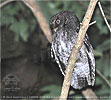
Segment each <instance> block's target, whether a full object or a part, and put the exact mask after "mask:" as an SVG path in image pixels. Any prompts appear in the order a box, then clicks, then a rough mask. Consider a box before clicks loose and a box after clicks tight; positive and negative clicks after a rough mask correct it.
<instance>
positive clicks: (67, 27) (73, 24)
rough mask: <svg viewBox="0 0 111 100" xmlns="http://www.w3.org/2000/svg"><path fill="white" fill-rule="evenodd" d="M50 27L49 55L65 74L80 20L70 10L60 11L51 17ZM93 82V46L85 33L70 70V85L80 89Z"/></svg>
mask: <svg viewBox="0 0 111 100" xmlns="http://www.w3.org/2000/svg"><path fill="white" fill-rule="evenodd" d="M50 28H51V31H52V37H53V39H52V45H51V56H52V57H53V58H54V59H55V61H56V62H57V63H58V65H59V68H60V70H61V72H62V74H63V75H65V70H66V67H67V65H68V60H69V57H70V54H71V52H72V48H73V46H74V44H75V42H76V39H77V36H78V32H79V29H80V22H79V20H78V18H77V17H76V16H75V15H74V14H73V13H72V12H69V11H62V12H59V13H57V14H55V15H54V16H52V17H51V19H50ZM94 82H95V59H94V54H93V48H92V46H91V44H90V42H89V40H88V36H87V34H86V36H85V38H84V41H83V43H82V47H81V49H80V51H79V53H78V56H77V59H76V63H75V67H74V69H73V72H72V78H71V86H72V87H73V88H75V89H81V88H83V87H86V86H87V85H92V86H93V85H94Z"/></svg>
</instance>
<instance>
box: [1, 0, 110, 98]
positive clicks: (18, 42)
mask: <svg viewBox="0 0 111 100" xmlns="http://www.w3.org/2000/svg"><path fill="white" fill-rule="evenodd" d="M37 3H38V4H39V6H40V8H41V11H42V12H43V13H44V15H45V17H46V19H47V22H48V23H49V19H50V17H51V16H52V15H53V14H55V13H57V12H59V11H62V10H69V11H72V12H74V13H75V14H76V15H77V17H78V18H79V20H80V22H81V21H82V19H83V16H84V14H85V12H86V9H87V6H88V3H89V2H88V1H80V0H78V1H62V0H61V1H54V0H52V1H37ZM101 4H102V7H103V10H104V13H105V15H106V18H107V19H108V22H110V21H111V20H110V19H111V15H110V1H101ZM0 19H1V23H0V26H1V28H2V30H1V33H2V34H1V37H2V38H1V44H2V52H1V55H2V59H8V58H13V57H18V56H20V55H23V54H25V50H26V49H27V48H26V45H25V44H27V45H30V44H31V45H35V46H37V47H39V46H40V43H41V42H40V41H39V40H37V39H38V38H36V37H38V34H39V33H40V34H41V31H40V30H41V29H40V28H39V26H38V24H37V21H36V19H35V18H34V16H33V14H32V12H31V11H30V10H29V9H28V8H27V7H26V6H25V5H24V4H23V3H22V2H18V1H16V2H12V3H10V4H7V5H6V6H4V7H3V8H2V9H1V15H0ZM94 20H96V24H94V25H92V26H90V28H89V30H88V35H89V37H90V41H91V43H92V45H93V47H94V54H95V58H96V68H97V69H98V70H99V71H100V72H101V73H102V74H103V75H104V76H105V77H106V78H107V80H111V76H110V72H111V70H110V49H111V48H110V42H111V40H110V32H109V30H108V28H107V26H106V24H105V22H104V19H103V16H102V15H101V12H100V10H99V8H98V6H96V9H95V12H94V15H93V18H92V21H94ZM36 29H37V30H36ZM35 34H36V35H35ZM35 36H36V37H35ZM40 39H41V38H40ZM43 40H44V39H43ZM44 41H46V40H44ZM44 43H45V42H44ZM32 49H33V48H32ZM60 90H61V87H60V85H55V84H52V85H47V86H45V87H43V88H42V89H41V91H49V92H48V93H46V94H44V95H43V96H58V95H59V94H60ZM93 90H94V92H95V93H96V95H97V96H100V97H102V96H103V98H104V97H109V95H110V88H109V86H108V85H107V84H106V83H105V81H104V80H103V79H102V78H101V77H100V76H99V75H98V74H96V84H95V86H94V87H93ZM74 96H78V94H77V95H76V94H74ZM79 96H82V95H79ZM79 99H80V98H79ZM41 100H43V99H41ZM44 100H46V99H44ZM72 100H73V99H72ZM75 100H76V98H75ZM77 100H78V98H77ZM80 100H81V99H80ZM101 100H102V98H101Z"/></svg>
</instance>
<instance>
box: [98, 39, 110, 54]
mask: <svg viewBox="0 0 111 100" xmlns="http://www.w3.org/2000/svg"><path fill="white" fill-rule="evenodd" d="M110 42H111V40H110V39H107V40H106V41H104V42H103V43H102V44H100V45H99V46H98V47H97V48H96V50H97V51H100V52H104V51H106V50H109V49H111V47H110Z"/></svg>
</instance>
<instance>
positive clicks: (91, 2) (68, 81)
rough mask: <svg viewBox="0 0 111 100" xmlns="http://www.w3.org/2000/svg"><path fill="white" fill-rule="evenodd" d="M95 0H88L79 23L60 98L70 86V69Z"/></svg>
mask: <svg viewBox="0 0 111 100" xmlns="http://www.w3.org/2000/svg"><path fill="white" fill-rule="evenodd" d="M97 1H98V0H91V1H90V3H89V7H88V9H87V12H86V14H85V17H84V19H83V21H82V25H81V28H80V30H79V34H78V38H77V40H76V43H75V45H74V47H73V49H72V53H71V56H70V58H69V61H68V66H67V69H66V75H65V78H64V82H63V86H62V91H61V95H60V100H61V99H62V100H66V98H67V95H68V91H69V86H70V80H71V76H72V71H73V69H74V65H75V62H76V57H77V54H78V51H79V50H80V48H81V45H82V41H83V39H84V36H85V33H86V31H87V29H88V26H89V22H90V20H91V17H92V14H93V11H94V8H95V6H96V3H97Z"/></svg>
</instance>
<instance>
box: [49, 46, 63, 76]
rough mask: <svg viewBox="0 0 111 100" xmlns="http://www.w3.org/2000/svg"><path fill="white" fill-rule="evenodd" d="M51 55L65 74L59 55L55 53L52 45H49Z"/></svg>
mask: <svg viewBox="0 0 111 100" xmlns="http://www.w3.org/2000/svg"><path fill="white" fill-rule="evenodd" d="M51 57H52V58H53V59H55V61H56V63H57V64H58V65H59V68H60V71H61V72H62V74H63V75H65V65H64V64H63V63H62V62H61V61H60V59H59V56H57V55H56V52H55V49H54V47H53V45H52V47H51Z"/></svg>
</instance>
